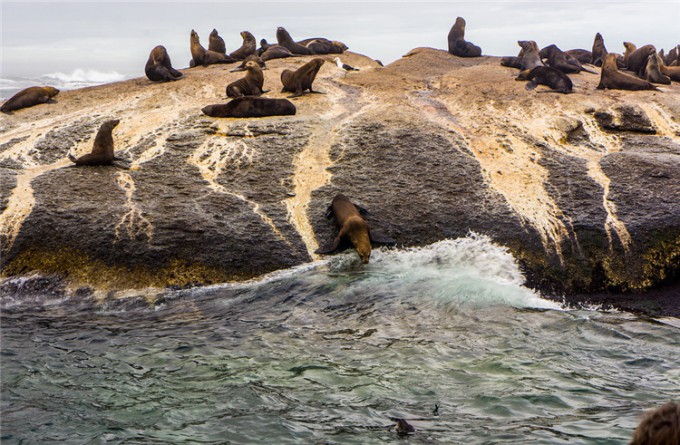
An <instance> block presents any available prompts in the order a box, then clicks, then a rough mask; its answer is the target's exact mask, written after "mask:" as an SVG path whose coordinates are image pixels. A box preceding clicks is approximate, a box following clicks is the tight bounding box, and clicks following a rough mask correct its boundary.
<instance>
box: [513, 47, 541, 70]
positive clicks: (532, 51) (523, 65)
mask: <svg viewBox="0 0 680 445" xmlns="http://www.w3.org/2000/svg"><path fill="white" fill-rule="evenodd" d="M517 44H518V45H519V46H520V48H522V51H521V52H520V54H521V61H520V70H521V71H525V70H530V69H532V68H535V67H537V66H543V61H542V60H541V55H540V51H539V49H538V45H537V44H536V42H534V41H533V40H518V41H517ZM518 57H520V56H518Z"/></svg>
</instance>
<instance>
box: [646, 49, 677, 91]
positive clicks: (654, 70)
mask: <svg viewBox="0 0 680 445" xmlns="http://www.w3.org/2000/svg"><path fill="white" fill-rule="evenodd" d="M661 65H663V61H662V60H661V57H659V55H658V54H656V53H654V54H652V55H651V56H649V58H648V59H647V66H646V67H645V79H647V80H648V81H650V82H652V83H660V84H663V85H670V84H671V78H670V77H668V76H666V75H665V74H663V73H662V72H661Z"/></svg>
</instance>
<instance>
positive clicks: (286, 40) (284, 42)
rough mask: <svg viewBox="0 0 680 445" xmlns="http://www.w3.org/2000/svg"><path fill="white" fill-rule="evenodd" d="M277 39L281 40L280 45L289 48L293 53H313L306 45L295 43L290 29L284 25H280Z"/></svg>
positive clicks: (306, 54) (307, 54)
mask: <svg viewBox="0 0 680 445" xmlns="http://www.w3.org/2000/svg"><path fill="white" fill-rule="evenodd" d="M276 40H277V41H278V42H279V45H281V46H284V47H286V48H288V50H289V51H290V52H291V53H293V54H299V55H303V56H309V55H311V54H313V53H312V50H311V49H309V48H307V47H306V46H302V45H300V44H299V43H295V41H294V40H293V38H292V37H291V36H290V34H288V31H286V28H284V27H283V26H279V27H278V28H277V29H276Z"/></svg>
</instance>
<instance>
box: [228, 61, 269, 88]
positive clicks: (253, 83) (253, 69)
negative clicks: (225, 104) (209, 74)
mask: <svg viewBox="0 0 680 445" xmlns="http://www.w3.org/2000/svg"><path fill="white" fill-rule="evenodd" d="M245 68H246V77H243V78H241V79H239V80H236V81H234V82H232V83H230V84H229V85H227V96H229V97H241V96H260V95H261V94H262V93H264V90H263V89H262V87H263V85H264V74H262V68H260V65H258V64H257V63H255V62H253V61H252V60H251V61H250V62H247V63H246V66H245Z"/></svg>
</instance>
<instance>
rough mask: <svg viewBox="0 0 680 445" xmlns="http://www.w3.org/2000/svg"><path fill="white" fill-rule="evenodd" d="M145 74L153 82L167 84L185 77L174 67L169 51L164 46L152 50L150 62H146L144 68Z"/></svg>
mask: <svg viewBox="0 0 680 445" xmlns="http://www.w3.org/2000/svg"><path fill="white" fill-rule="evenodd" d="M144 73H145V74H146V77H148V78H149V80H151V81H153V82H167V81H172V80H179V79H182V78H183V77H184V74H182V73H180V72H179V71H177V70H176V69H174V68H173V67H172V63H171V62H170V56H169V55H168V51H167V50H166V49H165V47H164V46H162V45H158V46H157V47H155V48H154V49H152V50H151V54H149V60H147V61H146V66H145V67H144Z"/></svg>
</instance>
